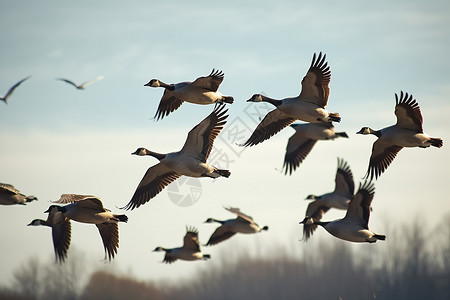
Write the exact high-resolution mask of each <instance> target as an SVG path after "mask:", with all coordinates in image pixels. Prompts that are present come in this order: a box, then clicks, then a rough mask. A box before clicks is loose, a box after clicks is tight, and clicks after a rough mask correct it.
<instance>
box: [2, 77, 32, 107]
mask: <svg viewBox="0 0 450 300" xmlns="http://www.w3.org/2000/svg"><path fill="white" fill-rule="evenodd" d="M30 77H31V76H28V77H25V78H24V79H22V80H20V81H19V82H17V83H16V84H15V85H13V86H12V87H10V88H9V90H8V92H6V95H5V96H1V95H0V100H2V101H3V102H5V103H6V104H8V99H9V97H11V95H12V93H13V92H14V90H15V89H16V88H17V87H18V86H19V85H20V84H21V83H22V82H24V81H25V80H27V79H29V78H30Z"/></svg>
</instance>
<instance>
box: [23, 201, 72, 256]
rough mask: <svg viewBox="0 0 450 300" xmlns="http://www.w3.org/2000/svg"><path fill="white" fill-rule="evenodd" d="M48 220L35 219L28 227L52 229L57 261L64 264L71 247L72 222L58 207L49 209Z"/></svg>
mask: <svg viewBox="0 0 450 300" xmlns="http://www.w3.org/2000/svg"><path fill="white" fill-rule="evenodd" d="M47 212H48V217H47V220H41V219H34V220H33V221H31V223H30V224H28V226H40V225H41V226H48V227H51V228H52V239H53V249H54V250H55V260H56V261H57V262H60V263H63V262H64V260H65V259H66V257H67V251H68V250H69V246H70V237H71V225H70V220H69V219H68V218H67V217H65V216H64V214H63V213H62V212H61V211H59V210H58V209H57V208H56V207H53V208H51V209H49V210H48V211H47Z"/></svg>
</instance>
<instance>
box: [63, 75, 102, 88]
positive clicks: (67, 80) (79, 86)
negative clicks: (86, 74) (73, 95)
mask: <svg viewBox="0 0 450 300" xmlns="http://www.w3.org/2000/svg"><path fill="white" fill-rule="evenodd" d="M103 78H104V77H103V76H98V77H96V78H94V79H91V80H88V81H85V82H83V83H82V84H76V83H75V82H73V81H71V80H69V79H65V78H56V80H61V81H64V82H66V83H68V84H71V85H73V86H74V87H76V88H77V89H78V90H84V88H85V87H86V86H88V85H89V84H92V83H94V82H96V81H99V80H101V79H103Z"/></svg>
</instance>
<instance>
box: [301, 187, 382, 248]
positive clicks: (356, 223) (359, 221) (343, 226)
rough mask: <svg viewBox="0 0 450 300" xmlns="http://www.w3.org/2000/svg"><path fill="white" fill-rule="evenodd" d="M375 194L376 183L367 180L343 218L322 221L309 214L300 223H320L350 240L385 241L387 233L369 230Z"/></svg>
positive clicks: (337, 235) (335, 234) (334, 233)
mask: <svg viewBox="0 0 450 300" xmlns="http://www.w3.org/2000/svg"><path fill="white" fill-rule="evenodd" d="M374 194H375V187H374V184H373V183H372V182H367V181H365V182H364V184H362V185H361V184H360V185H359V189H358V192H357V193H356V194H355V195H354V196H353V198H352V200H351V201H350V203H349V204H348V208H347V214H346V215H345V217H344V218H343V219H339V220H335V221H331V222H322V221H318V220H316V219H314V218H312V217H309V216H307V217H305V218H304V219H303V221H301V222H300V224H304V225H313V224H317V225H320V226H322V227H323V228H325V230H326V231H328V232H329V233H330V234H331V235H333V236H335V237H337V238H339V239H342V240H345V241H349V242H355V243H364V242H367V243H375V242H376V241H377V240H382V241H384V240H385V239H386V236H385V235H381V234H376V233H374V232H373V231H371V230H369V225H368V224H369V216H370V204H371V203H372V199H373V196H374Z"/></svg>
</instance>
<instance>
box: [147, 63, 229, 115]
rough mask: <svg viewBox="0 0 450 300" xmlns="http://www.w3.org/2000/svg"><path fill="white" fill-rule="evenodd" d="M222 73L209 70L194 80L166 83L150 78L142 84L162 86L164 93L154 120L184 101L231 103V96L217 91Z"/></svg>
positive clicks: (173, 109) (222, 76)
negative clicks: (206, 73) (209, 71)
mask: <svg viewBox="0 0 450 300" xmlns="http://www.w3.org/2000/svg"><path fill="white" fill-rule="evenodd" d="M223 78H224V74H223V72H222V71H219V70H217V71H215V70H214V69H213V70H212V71H211V74H209V75H208V76H204V77H199V78H197V79H196V80H195V81H193V82H190V81H186V82H180V83H172V84H167V83H164V82H162V81H161V80H158V79H152V80H150V81H149V82H148V83H146V84H145V85H144V86H148V87H155V88H156V87H163V88H164V94H163V96H162V98H161V101H160V102H159V106H158V110H157V111H156V114H155V118H156V120H159V119H162V118H164V117H165V116H167V115H168V114H170V113H171V112H173V111H175V110H176V109H178V108H179V107H180V106H181V104H183V102H184V101H186V102H190V103H195V104H212V103H230V104H231V103H233V101H234V99H233V97H231V96H224V95H222V94H221V93H219V92H218V91H217V90H218V89H219V86H220V84H221V83H222V81H223Z"/></svg>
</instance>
